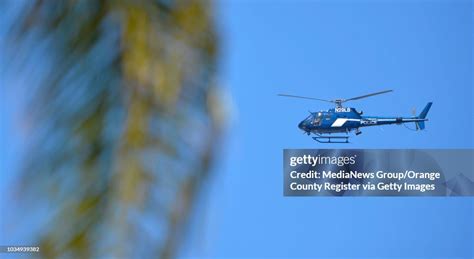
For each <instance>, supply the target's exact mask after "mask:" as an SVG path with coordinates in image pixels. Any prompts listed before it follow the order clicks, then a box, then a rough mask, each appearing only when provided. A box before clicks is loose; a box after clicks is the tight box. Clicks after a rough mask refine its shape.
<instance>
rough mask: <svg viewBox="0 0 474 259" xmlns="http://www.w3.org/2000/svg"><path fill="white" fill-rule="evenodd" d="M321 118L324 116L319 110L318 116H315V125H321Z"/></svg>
mask: <svg viewBox="0 0 474 259" xmlns="http://www.w3.org/2000/svg"><path fill="white" fill-rule="evenodd" d="M321 118H322V115H321V113H320V112H319V113H318V115H317V116H314V120H313V125H320V124H321Z"/></svg>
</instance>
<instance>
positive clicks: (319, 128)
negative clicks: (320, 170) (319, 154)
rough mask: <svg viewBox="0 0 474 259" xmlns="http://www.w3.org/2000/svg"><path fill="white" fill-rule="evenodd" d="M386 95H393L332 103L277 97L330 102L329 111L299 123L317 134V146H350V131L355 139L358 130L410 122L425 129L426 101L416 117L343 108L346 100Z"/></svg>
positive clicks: (311, 115)
mask: <svg viewBox="0 0 474 259" xmlns="http://www.w3.org/2000/svg"><path fill="white" fill-rule="evenodd" d="M389 92H393V90H385V91H380V92H375V93H371V94H366V95H362V96H357V97H352V98H348V99H334V100H325V99H319V98H313V97H305V96H298V95H290V94H278V96H283V97H292V98H301V99H309V100H317V101H323V102H330V103H334V104H335V105H336V107H335V108H331V109H329V110H327V111H319V112H310V115H309V116H308V117H307V118H306V119H304V120H302V121H301V122H300V123H299V124H298V128H300V129H301V130H302V131H303V132H304V133H306V134H307V135H308V136H309V135H310V134H311V133H313V134H314V135H316V136H315V137H313V139H314V140H316V141H317V142H319V143H349V136H348V134H349V132H351V131H354V132H355V135H356V136H357V135H360V134H361V133H362V132H361V131H360V129H359V128H361V127H371V126H380V125H389V124H403V123H411V122H413V123H415V127H416V130H423V129H425V121H428V119H427V118H426V116H427V115H428V111H429V110H430V108H431V105H432V104H433V102H428V104H426V106H425V108H424V109H423V111H422V112H421V113H420V114H419V115H418V116H416V115H415V114H414V116H413V117H379V116H362V114H363V112H362V111H360V112H359V111H357V110H356V109H355V108H352V107H343V106H342V104H343V103H345V102H348V101H354V100H359V99H363V98H367V97H371V96H374V95H379V94H385V93H389ZM414 113H415V112H414ZM341 133H342V134H344V133H345V135H340V134H341ZM332 134H339V135H332Z"/></svg>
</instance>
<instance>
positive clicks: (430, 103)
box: [418, 102, 433, 119]
mask: <svg viewBox="0 0 474 259" xmlns="http://www.w3.org/2000/svg"><path fill="white" fill-rule="evenodd" d="M432 104H433V103H432V102H429V103H428V104H427V105H426V106H425V108H424V109H423V111H421V113H420V115H418V118H420V119H425V118H426V115H428V112H429V111H430V108H431V105H432Z"/></svg>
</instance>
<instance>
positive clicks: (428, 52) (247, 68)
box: [184, 1, 474, 258]
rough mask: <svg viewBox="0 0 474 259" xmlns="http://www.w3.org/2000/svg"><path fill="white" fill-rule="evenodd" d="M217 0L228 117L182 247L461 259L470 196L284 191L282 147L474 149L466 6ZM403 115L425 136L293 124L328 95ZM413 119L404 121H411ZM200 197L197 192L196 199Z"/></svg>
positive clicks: (469, 229) (467, 251)
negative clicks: (230, 106)
mask: <svg viewBox="0 0 474 259" xmlns="http://www.w3.org/2000/svg"><path fill="white" fill-rule="evenodd" d="M257 2H258V3H255V2H254V1H221V2H219V3H218V4H217V11H218V14H217V20H218V22H219V26H220V30H221V36H222V37H223V39H222V40H223V48H222V54H223V56H222V60H221V65H222V66H221V71H220V74H221V78H220V79H221V82H222V83H223V84H224V85H226V86H227V87H228V89H229V91H230V93H231V94H232V96H233V99H234V106H235V116H234V121H233V122H232V123H231V129H230V131H229V138H228V140H227V142H226V143H225V145H224V146H223V148H222V150H223V154H222V161H221V163H220V164H219V165H218V166H217V168H216V172H215V174H214V175H215V177H214V178H213V179H212V180H213V181H212V183H211V184H210V185H209V186H208V187H209V189H208V191H206V192H205V193H204V198H203V201H201V208H199V209H198V211H197V212H198V215H199V213H201V214H203V216H202V215H201V216H198V217H197V218H196V219H195V220H194V222H193V223H192V229H193V237H192V238H191V239H190V240H189V242H188V244H187V245H185V252H184V255H194V256H196V255H201V256H233V257H241V256H253V257H262V256H283V257H295V256H301V257H310V256H326V257H327V256H344V257H347V256H358V257H363V258H367V257H369V256H374V255H378V256H407V255H411V256H427V257H433V256H442V257H446V256H463V257H472V256H473V254H474V253H473V248H472V247H473V246H472V244H473V243H474V240H473V229H474V223H473V218H474V217H473V208H474V200H473V198H364V197H362V198H321V197H309V198H308V197H306V198H285V197H283V194H282V185H283V179H282V152H283V151H282V150H283V149H284V148H332V147H343V148H473V147H474V140H473V133H472V132H473V118H474V108H473V104H472V100H473V90H472V89H473V77H472V71H473V63H472V60H473V53H472V46H473V42H472V32H473V28H472V26H473V21H472V16H473V7H472V2H471V1H257ZM385 89H393V90H394V92H393V93H390V94H386V95H381V96H378V97H373V98H369V99H365V100H363V101H357V102H353V103H350V105H351V106H352V107H356V108H358V109H362V110H363V111H364V113H365V114H369V115H381V116H383V115H395V116H397V115H408V116H409V115H411V110H412V109H413V108H414V107H416V108H417V111H418V112H420V111H421V109H422V108H423V107H424V106H425V105H426V103H427V102H429V101H433V102H434V105H433V107H432V109H431V111H430V113H429V115H428V118H429V119H430V121H429V122H428V123H427V130H426V131H423V132H413V131H409V130H407V129H406V128H404V127H403V126H386V127H383V130H382V129H380V128H378V127H374V128H368V129H363V134H362V135H360V136H358V137H356V138H353V139H352V142H353V143H352V144H349V145H337V146H328V145H321V144H318V143H316V142H314V141H313V140H311V138H309V137H308V136H306V135H303V134H302V133H301V132H300V131H299V130H298V128H297V123H298V122H299V121H300V120H302V119H303V118H304V117H306V116H307V110H312V111H315V110H319V109H327V108H330V106H328V105H327V104H326V103H319V102H312V101H305V100H298V99H285V98H281V97H277V96H276V94H277V93H280V92H284V93H292V94H297V95H307V96H313V97H319V98H329V99H330V98H336V97H343V98H347V97H352V96H357V95H362V94H366V93H370V92H372V91H378V90H385ZM412 127H413V126H412ZM206 199H207V200H206Z"/></svg>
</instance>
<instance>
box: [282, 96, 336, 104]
mask: <svg viewBox="0 0 474 259" xmlns="http://www.w3.org/2000/svg"><path fill="white" fill-rule="evenodd" d="M278 96H284V97H293V98H301V99H309V100H316V101H323V102H329V103H332V102H333V101H331V100H324V99H318V98H313V97H306V96H298V95H290V94H278Z"/></svg>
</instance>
